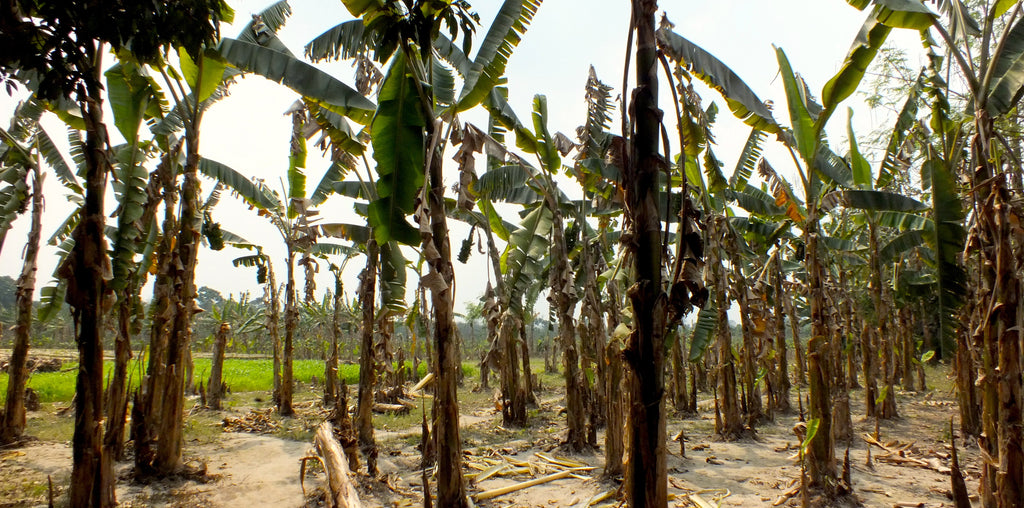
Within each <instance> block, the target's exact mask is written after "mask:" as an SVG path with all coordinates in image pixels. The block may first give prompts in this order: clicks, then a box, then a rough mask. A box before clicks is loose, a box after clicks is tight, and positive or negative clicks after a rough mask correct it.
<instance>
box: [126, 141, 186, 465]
mask: <svg viewBox="0 0 1024 508" xmlns="http://www.w3.org/2000/svg"><path fill="white" fill-rule="evenodd" d="M180 149H181V145H180V144H177V145H175V146H174V147H173V148H172V149H171V150H170V151H168V153H167V154H166V155H165V156H164V160H163V162H162V163H161V168H162V171H159V173H160V177H159V183H160V186H161V188H162V189H163V207H164V220H163V223H162V225H161V241H160V245H159V246H157V261H156V266H157V274H156V279H155V281H154V282H153V304H152V310H151V312H150V313H151V315H152V316H153V318H152V322H151V324H150V338H149V363H148V367H147V369H146V376H145V378H143V380H142V383H141V386H140V391H139V392H137V393H136V398H135V406H134V407H133V408H132V415H133V417H132V441H134V443H135V474H136V475H140V476H149V475H152V474H154V473H155V472H156V471H155V470H154V469H153V463H154V461H155V460H156V443H157V439H158V436H159V426H160V421H161V414H162V411H163V400H164V392H165V387H166V386H167V378H166V374H167V366H166V364H165V362H166V357H167V337H168V335H169V334H170V323H171V317H172V312H173V311H172V309H171V306H172V305H173V286H172V279H171V274H170V270H171V257H172V255H173V250H174V237H175V233H176V232H177V228H178V225H177V224H178V223H177V218H176V217H175V214H174V209H175V203H176V202H177V196H178V186H177V176H176V175H177V162H176V160H177V157H178V154H179V152H180ZM136 414H137V415H138V416H140V417H141V418H139V417H135V415H136Z"/></svg>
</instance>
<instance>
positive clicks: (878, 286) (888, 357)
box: [868, 220, 896, 420]
mask: <svg viewBox="0 0 1024 508" xmlns="http://www.w3.org/2000/svg"><path fill="white" fill-rule="evenodd" d="M868 248H869V249H871V252H872V256H871V297H872V300H873V301H874V304H875V316H876V324H875V326H876V330H877V333H876V334H875V342H874V345H875V346H876V347H877V348H878V349H877V352H878V353H880V354H881V363H880V364H879V370H880V374H881V376H882V381H883V382H884V383H885V387H884V388H882V392H883V394H884V396H885V397H884V398H883V399H882V401H881V407H876V408H875V413H874V416H877V417H878V418H881V419H883V420H886V419H890V418H895V417H896V390H895V388H894V386H893V376H894V367H895V366H894V358H893V340H892V337H890V331H889V321H890V319H891V316H890V315H889V313H890V312H891V311H892V307H890V306H889V299H888V298H887V295H886V293H885V287H884V286H883V283H882V279H883V268H882V261H881V256H880V255H879V248H878V227H877V226H876V225H875V222H874V221H873V220H870V221H869V222H868ZM873 358H878V357H877V356H873V357H872V359H871V360H870V361H871V362H872V363H874V359H873ZM872 367H873V366H872ZM872 370H873V369H872Z"/></svg>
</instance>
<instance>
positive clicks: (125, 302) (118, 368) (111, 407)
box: [103, 284, 135, 471]
mask: <svg viewBox="0 0 1024 508" xmlns="http://www.w3.org/2000/svg"><path fill="white" fill-rule="evenodd" d="M132 286H133V285H132V284H129V289H128V290H126V291H124V292H123V293H122V295H121V298H120V300H121V301H120V302H119V305H118V309H117V338H116V339H115V341H114V376H113V377H112V378H111V380H110V386H109V387H108V388H107V430H106V434H104V436H103V448H104V450H103V460H104V461H105V462H107V461H109V462H110V464H105V465H104V467H109V468H110V470H111V471H113V469H114V464H113V462H114V461H115V460H121V459H122V458H123V455H124V425H125V418H126V417H127V414H128V390H127V389H128V362H129V361H130V360H131V356H132V345H131V313H132V304H133V303H134V298H135V295H134V294H133V293H134V288H133V287H132Z"/></svg>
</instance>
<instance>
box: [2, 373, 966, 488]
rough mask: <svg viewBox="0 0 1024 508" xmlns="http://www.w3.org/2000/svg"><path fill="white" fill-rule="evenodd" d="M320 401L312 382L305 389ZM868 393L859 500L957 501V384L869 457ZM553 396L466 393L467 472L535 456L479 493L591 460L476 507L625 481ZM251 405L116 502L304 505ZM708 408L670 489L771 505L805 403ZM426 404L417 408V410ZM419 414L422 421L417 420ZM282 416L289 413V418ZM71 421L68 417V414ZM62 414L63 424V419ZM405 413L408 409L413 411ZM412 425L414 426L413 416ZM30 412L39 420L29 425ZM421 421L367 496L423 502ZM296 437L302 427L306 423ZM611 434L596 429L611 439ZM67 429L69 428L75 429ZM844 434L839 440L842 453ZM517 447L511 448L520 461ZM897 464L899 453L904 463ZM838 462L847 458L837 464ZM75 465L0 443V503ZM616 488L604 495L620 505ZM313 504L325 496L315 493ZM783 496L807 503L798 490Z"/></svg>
mask: <svg viewBox="0 0 1024 508" xmlns="http://www.w3.org/2000/svg"><path fill="white" fill-rule="evenodd" d="M306 393H307V394H308V395H309V398H310V399H311V400H312V397H313V394H312V392H308V391H307V392H306ZM859 396H860V392H853V400H854V405H853V414H854V430H855V434H856V436H855V439H854V442H853V443H852V445H851V447H850V463H851V469H852V470H851V476H852V480H853V489H854V493H855V498H853V499H851V500H850V501H851V502H850V503H848V504H847V505H850V504H857V503H860V504H861V505H863V506H871V507H874V506H879V507H893V506H897V505H898V504H899V503H914V505H917V503H922V504H921V505H920V506H927V507H939V506H952V502H951V501H950V500H949V499H948V498H947V492H948V490H949V474H948V468H949V463H950V461H949V451H950V450H949V430H948V421H949V418H950V417H951V416H954V415H955V411H956V409H955V406H954V405H953V403H952V399H951V397H950V396H949V394H948V393H940V392H938V391H932V392H929V393H928V394H924V393H921V394H915V393H900V394H899V404H900V405H899V408H900V413H901V416H902V418H900V419H897V420H894V421H891V422H881V424H880V434H881V436H880V439H879V441H880V442H881V445H882V446H886V447H888V448H889V451H891V452H899V451H901V452H900V453H894V454H890V453H889V452H887V451H886V450H883V449H882V447H880V446H874V447H873V449H872V450H871V455H872V461H871V464H870V466H869V465H867V464H868V462H867V456H868V444H867V443H866V441H865V439H864V436H867V435H869V434H871V433H873V432H874V427H875V422H874V420H870V421H866V420H864V419H863V417H862V416H861V415H862V414H863V407H862V403H861V401H860V400H859V398H858V397H859ZM541 399H542V401H543V402H542V405H541V407H540V408H539V409H538V410H537V411H536V412H533V411H531V420H530V421H531V424H530V426H529V427H528V428H526V429H506V428H503V427H502V426H501V425H500V419H501V418H500V415H499V414H498V413H496V412H495V410H494V408H493V405H492V403H491V402H490V401H489V399H488V398H487V396H481V395H477V396H476V397H475V398H472V397H469V400H472V401H474V402H475V405H473V404H464V407H463V408H462V409H463V413H464V418H463V421H462V426H463V440H464V442H465V444H466V448H467V455H466V458H467V469H466V472H467V473H468V474H481V473H483V471H484V470H485V469H488V468H490V467H491V464H506V463H507V464H512V463H518V464H528V467H523V468H522V470H520V471H519V472H518V473H515V474H508V472H509V471H508V469H506V470H505V471H503V473H502V474H495V475H494V476H492V477H490V478H488V479H485V480H484V481H481V482H479V483H475V482H469V484H468V487H467V490H468V492H470V493H479V492H482V491H485V490H490V489H495V488H499V487H504V486H508V485H512V484H515V483H518V482H521V481H524V480H529V479H531V478H537V477H540V476H543V475H544V474H548V473H550V472H551V471H555V470H557V469H550V467H551V465H550V464H548V463H546V462H545V461H544V460H542V458H541V455H546V456H548V457H552V456H562V457H566V458H568V459H570V460H571V461H575V462H579V463H582V464H583V465H587V466H591V467H593V468H594V469H593V470H592V471H581V472H580V473H579V475H580V477H579V478H572V477H570V478H564V479H559V480H555V481H552V482H550V483H545V484H542V485H537V486H534V487H530V488H527V489H524V490H520V491H517V492H514V493H511V494H507V495H503V496H499V497H496V498H494V499H492V500H488V501H481V502H479V503H477V505H478V506H481V507H483V506H492V507H507V506H523V507H544V508H549V507H568V506H573V507H585V506H588V502H590V501H591V500H592V499H593V498H594V497H595V496H597V495H599V494H602V493H605V492H607V491H609V490H612V491H613V490H615V489H617V488H618V486H619V484H618V482H617V481H614V480H600V479H599V477H600V473H601V470H602V469H603V466H604V455H603V451H602V450H595V451H591V452H587V453H582V454H575V455H572V454H566V453H564V452H562V451H560V450H559V448H558V447H557V445H558V443H559V440H560V438H561V433H562V432H563V429H564V416H555V415H557V413H558V411H559V409H560V407H559V406H560V404H561V403H562V397H561V394H560V393H559V391H558V390H557V389H554V390H550V391H545V392H543V393H542V394H541ZM307 406H308V409H306V411H307V413H308V414H304V415H303V414H300V418H296V419H292V420H288V421H286V422H290V423H289V425H292V426H293V427H299V428H302V427H312V426H314V425H315V423H318V421H317V418H318V414H319V413H318V411H319V408H317V407H316V406H315V405H314V404H312V403H311V402H310V403H309V404H307ZM53 409H54V408H53V407H52V406H51V405H44V409H43V411H40V412H35V413H34V414H32V415H31V417H32V418H38V419H39V420H37V421H40V422H42V421H49V420H53V419H58V420H59V419H61V418H63V419H67V418H70V417H69V416H55V414H54V410H53ZM247 410H248V408H245V407H240V408H235V409H231V410H229V411H228V412H226V413H223V414H221V413H210V412H198V413H197V414H200V415H205V416H201V418H203V419H199V420H190V423H189V425H191V426H194V427H197V428H198V427H202V429H201V431H196V430H193V432H198V433H197V434H196V435H197V436H198V437H197V438H195V439H193V440H192V441H191V442H187V443H186V456H187V457H186V458H187V459H188V460H189V461H190V463H191V464H193V465H198V464H201V463H205V464H206V468H207V472H208V476H207V478H206V480H205V481H197V480H196V479H177V480H162V481H159V482H154V483H150V484H138V483H134V482H132V481H131V480H130V478H128V474H129V472H130V465H129V464H128V463H125V464H122V465H120V466H119V472H120V476H121V477H120V478H119V482H118V492H117V496H118V500H119V501H120V502H121V505H122V506H182V507H191V506H213V507H236V506H237V507H243V508H249V507H256V506H274V507H277V506H281V507H298V506H304V505H307V504H306V503H307V502H309V501H308V500H304V498H303V494H302V489H301V487H300V484H299V463H300V459H301V458H302V457H303V456H305V455H307V453H308V452H309V450H310V444H309V442H308V441H304V440H294V439H286V438H282V437H281V434H280V433H279V434H278V435H257V434H242V433H225V432H221V431H220V429H219V427H217V426H216V422H218V421H219V420H220V419H221V418H223V416H227V415H238V414H242V413H244V412H245V411H247ZM701 410H702V416H700V417H690V418H686V419H681V418H678V417H671V418H670V419H669V426H668V431H669V436H672V435H675V433H676V432H678V431H679V429H684V430H685V433H686V436H687V439H688V441H687V443H686V457H685V458H683V457H681V456H680V448H679V443H677V442H669V443H668V450H669V457H668V467H669V476H670V478H669V487H670V488H669V492H670V493H671V494H673V495H674V499H673V500H672V501H671V502H670V506H695V505H697V504H695V502H696V501H697V500H698V498H699V500H701V501H705V502H709V503H710V504H711V506H715V505H716V504H719V503H720V506H771V505H772V504H773V503H774V502H775V501H776V500H779V499H780V498H782V497H783V494H784V493H785V492H786V491H789V490H791V486H792V485H793V482H794V481H796V479H798V478H799V474H800V468H799V465H798V462H797V461H796V459H795V458H794V455H795V454H796V447H797V445H798V442H797V438H796V436H795V435H794V434H793V433H792V426H793V424H794V423H796V422H797V415H795V414H788V415H779V416H778V417H777V418H776V421H775V422H770V423H766V424H764V425H762V426H760V427H759V428H758V430H757V434H756V437H754V438H752V439H747V440H742V441H737V442H731V443H726V442H720V441H716V440H715V439H714V437H713V436H712V429H713V422H714V416H713V415H714V412H713V407H708V405H707V404H702V407H701ZM417 415H418V412H417ZM418 419H419V418H418V416H416V418H415V419H412V420H411V421H418ZM275 420H276V421H279V422H280V420H279V419H276V415H275ZM60 421H63V420H60ZM60 421H58V423H60ZM402 421H406V420H402ZM406 422H407V423H406V424H405V425H409V423H408V421H406ZM31 426H32V422H31V421H30V427H31ZM415 436H418V425H417V426H416V427H412V426H408V427H400V428H399V429H398V430H395V429H390V430H385V429H381V430H379V431H378V439H379V440H380V442H381V453H380V468H381V470H382V472H383V473H384V477H383V480H371V479H370V478H368V477H367V476H366V475H365V473H362V472H361V473H360V474H359V475H357V476H356V477H355V478H354V479H355V481H356V483H357V484H358V485H359V490H360V495H361V496H362V497H363V499H364V501H365V502H366V505H367V506H371V507H373V506H386V507H404V506H422V485H421V480H420V469H419V451H418V450H417V449H416V447H415V445H416V444H417V442H418V438H417V437H415ZM293 437H302V438H304V437H305V435H303V434H301V433H299V434H296V435H294V436H293ZM602 437H603V436H599V439H598V441H599V442H600V441H601V438H602ZM67 439H70V436H68V437H67ZM958 443H961V444H960V445H959V446H958V448H960V450H961V462H962V463H963V464H964V465H965V470H966V471H967V473H968V488H969V490H970V491H971V492H974V491H976V489H977V482H978V469H977V467H976V464H977V463H978V457H977V451H976V450H977V448H976V447H974V446H969V447H966V449H965V447H964V446H963V445H962V442H961V441H960V440H959V439H958ZM844 451H845V445H837V456H838V457H839V458H840V460H842V456H843V452H844ZM510 459H511V460H510ZM894 461H895V462H897V463H893V462H894ZM840 466H841V463H840ZM70 468H71V453H70V446H69V443H68V442H67V441H63V440H60V441H58V440H53V439H51V440H49V441H35V442H32V443H30V444H29V445H28V446H25V447H23V448H20V449H14V450H2V451H0V508H2V507H8V506H11V507H13V506H37V505H40V504H42V505H45V503H46V492H47V488H46V478H47V475H50V476H51V477H52V478H53V481H54V485H55V487H56V489H57V495H58V505H59V495H60V494H61V493H63V491H64V490H65V489H66V482H67V478H68V476H69V474H70ZM318 482H319V478H317V475H316V474H315V472H314V473H313V474H309V475H307V479H306V488H307V491H311V490H313V488H314V487H315V486H316V485H318ZM613 503H614V499H610V500H608V501H602V502H600V503H597V504H596V505H595V506H614V504H613ZM311 505H312V506H315V505H316V504H315V501H313V504H311ZM783 506H799V498H798V497H793V498H791V499H789V500H788V501H786V502H785V503H784V504H783Z"/></svg>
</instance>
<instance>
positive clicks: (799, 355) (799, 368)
mask: <svg viewBox="0 0 1024 508" xmlns="http://www.w3.org/2000/svg"><path fill="white" fill-rule="evenodd" d="M793 287H794V288H795V287H798V286H796V284H794V285H793ZM783 303H784V304H785V305H786V313H787V314H789V331H790V335H792V336H793V352H794V354H795V355H796V385H797V386H807V361H806V360H805V359H804V347H803V343H801V342H800V316H799V315H798V314H797V312H796V303H795V302H794V301H793V296H792V295H785V296H784V300H783Z"/></svg>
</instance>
